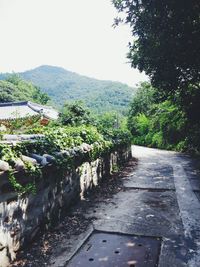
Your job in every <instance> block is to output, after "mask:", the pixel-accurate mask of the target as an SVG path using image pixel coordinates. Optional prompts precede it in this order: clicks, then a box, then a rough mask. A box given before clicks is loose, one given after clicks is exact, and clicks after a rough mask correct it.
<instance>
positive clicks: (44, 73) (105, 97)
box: [19, 66, 135, 112]
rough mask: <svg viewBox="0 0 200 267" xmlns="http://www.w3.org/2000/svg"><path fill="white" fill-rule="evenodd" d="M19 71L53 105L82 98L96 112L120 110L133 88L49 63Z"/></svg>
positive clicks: (130, 97)
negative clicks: (52, 102) (38, 88)
mask: <svg viewBox="0 0 200 267" xmlns="http://www.w3.org/2000/svg"><path fill="white" fill-rule="evenodd" d="M19 74H20V76H21V77H23V78H24V79H25V80H28V81H31V82H33V84H35V85H37V86H39V87H40V88H41V89H42V91H43V92H45V93H47V94H48V95H49V96H50V97H51V98H52V100H53V101H54V102H55V103H56V105H57V106H60V105H62V104H63V103H64V102H65V101H74V100H82V101H84V102H85V104H86V105H87V106H88V107H89V108H91V109H93V110H95V111H97V112H104V111H113V110H116V111H120V112H124V111H126V109H127V106H128V104H129V102H130V100H131V99H132V96H133V94H134V92H135V89H133V88H131V87H129V86H128V85H126V84H122V83H119V82H112V81H100V80H96V79H92V78H88V77H85V76H82V75H79V74H77V73H74V72H70V71H67V70H65V69H63V68H59V67H53V66H41V67H38V68H35V69H33V70H30V71H26V72H23V73H19Z"/></svg>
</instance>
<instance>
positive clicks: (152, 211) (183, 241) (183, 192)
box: [50, 146, 200, 267]
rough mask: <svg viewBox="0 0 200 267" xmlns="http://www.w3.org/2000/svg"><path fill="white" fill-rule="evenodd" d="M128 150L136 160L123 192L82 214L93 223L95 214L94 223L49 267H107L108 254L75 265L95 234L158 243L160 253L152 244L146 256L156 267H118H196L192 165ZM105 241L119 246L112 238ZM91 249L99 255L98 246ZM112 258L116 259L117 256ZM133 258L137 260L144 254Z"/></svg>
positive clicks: (198, 222) (198, 189) (199, 193)
mask: <svg viewBox="0 0 200 267" xmlns="http://www.w3.org/2000/svg"><path fill="white" fill-rule="evenodd" d="M132 150H133V156H134V157H136V158H138V166H137V168H136V169H135V170H133V171H132V173H130V175H129V176H128V177H124V179H123V183H124V190H122V191H120V192H118V193H117V194H115V195H114V197H113V198H112V199H111V201H110V202H106V203H99V204H98V205H97V206H96V207H95V211H94V210H92V209H89V210H88V211H87V213H86V215H85V216H86V217H88V218H92V217H93V216H94V212H95V217H96V220H94V222H93V223H91V225H90V226H89V228H88V230H87V231H86V232H85V233H84V234H81V235H79V236H77V237H76V238H74V239H71V240H70V241H69V243H68V249H67V250H65V251H63V253H62V254H61V255H59V256H58V257H57V258H53V259H52V261H51V265H50V266H56V267H57V266H74V267H77V266H82V267H84V266H96V267H97V266H107V265H106V261H107V259H108V258H109V257H112V256H111V255H110V253H111V250H109V248H108V250H107V251H106V253H105V254H106V257H101V258H98V254H95V253H94V251H93V254H94V257H93V258H91V256H90V258H89V259H88V265H85V264H83V265H78V263H77V262H78V258H77V257H76V255H79V254H78V253H80V256H81V255H82V260H83V259H84V260H85V259H86V260H87V255H86V254H84V253H87V252H86V251H89V250H90V247H91V246H92V245H91V244H93V243H95V238H96V239H98V238H100V236H98V234H100V235H101V234H106V233H118V235H119V234H122V236H123V234H128V235H131V236H133V238H136V239H137V238H140V237H141V238H143V239H144V240H142V241H141V242H144V244H145V242H146V243H148V242H150V243H151V242H156V241H155V240H157V241H158V242H159V249H158V246H157V244H155V249H154V248H153V249H152V251H151V254H152V255H153V254H156V255H154V257H156V263H155V261H153V260H151V259H150V258H149V259H145V260H146V265H142V263H141V264H139V262H137V261H135V262H132V261H130V262H129V261H127V265H126V264H125V265H123V266H159V267H169V266H170V267H182V266H184V267H185V266H188V267H198V266H200V202H199V200H200V175H199V173H198V171H197V169H196V168H195V161H193V160H191V159H190V157H187V156H184V155H182V154H179V153H175V152H169V151H162V150H157V149H150V148H144V147H138V146H133V148H132ZM94 234H95V235H94ZM88 238H89V243H87V240H88ZM110 238H111V239H113V238H114V239H113V240H115V241H114V242H115V244H116V246H119V245H118V244H117V242H118V241H117V240H116V239H115V238H116V235H113V236H112V235H110ZM120 238H121V236H120ZM104 241H105V240H103V241H102V242H104ZM92 242H93V243H92ZM105 242H106V241H105ZM150 243H148V244H150ZM130 244H133V243H130ZM148 244H147V246H148ZM82 245H83V249H82V250H81V249H80V248H81V246H82ZM96 245H97V247H98V246H99V251H101V246H100V245H98V244H96ZM112 245H113V243H112ZM88 246H89V247H88ZM130 246H131V245H130ZM152 246H153V245H152ZM156 246H157V247H156ZM111 247H112V246H111ZM149 249H150V250H151V248H149ZM84 250H85V252H84ZM77 251H78V253H77V254H75V252H77ZM91 251H92V250H91ZM97 251H98V249H97ZM115 253H118V254H120V251H118V252H116V251H115ZM138 253H140V254H141V255H142V253H143V252H142V251H141V252H138ZM74 254H75V256H74V257H72V256H73V255H74ZM125 254H126V253H125ZM125 254H124V255H125ZM143 254H144V253H143ZM84 255H85V256H84ZM95 257H96V258H95ZM122 257H126V256H123V255H122ZM119 259H120V258H119ZM104 260H105V261H104ZM112 260H113V259H112ZM124 261H126V259H124ZM144 262H145V261H144ZM153 262H154V263H153ZM112 266H113V267H114V266H118V267H121V266H122V265H119V264H118V265H117V260H116V263H113V264H112ZM112 266H111V265H110V267H112Z"/></svg>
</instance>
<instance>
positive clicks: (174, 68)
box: [112, 0, 200, 154]
mask: <svg viewBox="0 0 200 267" xmlns="http://www.w3.org/2000/svg"><path fill="white" fill-rule="evenodd" d="M112 2H113V4H114V6H115V7H116V9H117V10H118V12H119V16H118V17H117V18H116V19H115V26H117V25H119V24H120V23H126V24H128V25H129V26H130V28H131V32H132V36H133V38H132V41H131V42H130V43H129V52H128V59H129V61H130V63H131V66H132V67H134V68H138V69H139V70H140V71H144V72H145V73H146V74H147V75H148V76H149V78H150V83H143V84H141V85H140V86H139V88H138V91H137V94H136V95H135V97H134V99H133V101H132V104H131V108H130V111H129V116H128V126H129V129H130V130H131V132H132V135H133V142H134V143H136V144H139V145H146V146H151V147H158V148H166V149H175V150H179V151H188V152H191V153H194V154H200V53H199V49H200V39H199V34H200V17H199V14H200V2H199V0H191V1H181V0H177V1H171V0H163V1H160V0H155V1H150V0H147V1H143V0H142V1H138V0H133V1H127V0H113V1H112Z"/></svg>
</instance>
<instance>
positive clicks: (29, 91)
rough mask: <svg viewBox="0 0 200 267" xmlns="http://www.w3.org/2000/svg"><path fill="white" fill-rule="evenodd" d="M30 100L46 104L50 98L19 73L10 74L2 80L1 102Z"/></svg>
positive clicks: (0, 82) (0, 81)
mask: <svg viewBox="0 0 200 267" xmlns="http://www.w3.org/2000/svg"><path fill="white" fill-rule="evenodd" d="M24 100H29V101H33V102H36V103H39V104H46V103H47V102H48V101H49V100H50V98H49V96H48V95H47V94H46V93H43V92H41V91H40V89H39V87H37V86H34V85H33V84H32V83H31V82H27V81H24V80H22V79H21V78H20V77H19V76H18V75H15V74H13V75H10V76H8V77H7V79H6V80H0V102H14V101H24Z"/></svg>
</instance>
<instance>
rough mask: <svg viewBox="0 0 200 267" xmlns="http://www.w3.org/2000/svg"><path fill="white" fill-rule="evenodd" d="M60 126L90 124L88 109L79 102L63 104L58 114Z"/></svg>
mask: <svg viewBox="0 0 200 267" xmlns="http://www.w3.org/2000/svg"><path fill="white" fill-rule="evenodd" d="M59 121H60V122H61V124H62V125H83V124H86V125H88V124H90V123H91V122H92V119H91V115H90V111H89V109H87V108H86V107H85V106H84V104H83V103H82V102H80V101H76V102H74V103H65V104H64V106H63V107H62V110H61V112H60V120H59Z"/></svg>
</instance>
